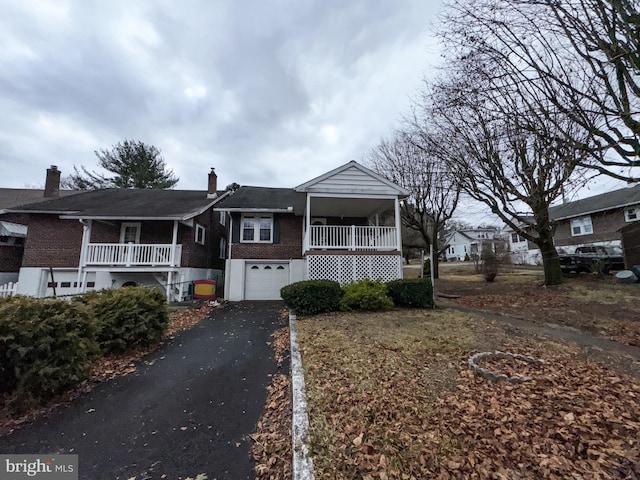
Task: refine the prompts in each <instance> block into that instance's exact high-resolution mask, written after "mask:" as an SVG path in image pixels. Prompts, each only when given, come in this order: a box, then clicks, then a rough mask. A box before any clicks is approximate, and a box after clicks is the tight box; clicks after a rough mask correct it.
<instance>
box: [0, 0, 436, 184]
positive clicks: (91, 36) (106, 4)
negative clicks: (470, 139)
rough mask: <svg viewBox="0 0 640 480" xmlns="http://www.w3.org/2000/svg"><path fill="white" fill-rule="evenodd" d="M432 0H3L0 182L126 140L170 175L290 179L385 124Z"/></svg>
mask: <svg viewBox="0 0 640 480" xmlns="http://www.w3.org/2000/svg"><path fill="white" fill-rule="evenodd" d="M439 8H440V1H439V0H385V1H370V0H349V1H343V0H322V1H320V0H318V1H305V0H274V1H268V2H263V1H252V2H239V1H232V0H212V1H210V0H200V1H197V0H194V1H189V0H187V1H180V2H177V1H175V0H153V1H151V0H149V1H147V0H137V1H129V0H127V1H122V0H109V1H95V0H69V1H65V0H51V1H49V0H28V1H26V0H15V1H14V0H0V111H1V112H2V114H1V115H0V171H1V172H2V175H1V178H0V187H14V188H22V187H25V186H42V185H43V184H44V175H45V169H46V168H47V167H48V166H49V165H51V164H54V165H57V166H58V167H59V168H60V170H61V171H62V174H63V176H64V175H67V174H69V173H70V172H71V171H72V170H73V166H74V165H76V166H81V165H84V166H86V167H88V168H89V169H94V168H96V161H97V159H96V157H95V155H94V153H93V152H94V150H97V149H103V148H109V147H111V146H112V145H114V144H115V143H117V142H119V141H121V140H123V139H125V138H128V139H133V140H141V141H143V142H145V143H149V144H153V145H155V146H157V147H158V148H160V150H161V151H162V154H163V156H164V158H165V160H166V162H167V164H168V166H169V167H170V168H172V169H173V170H174V172H175V173H176V174H177V175H178V176H179V177H180V182H179V183H178V185H177V188H181V189H205V188H206V178H207V177H206V174H207V173H208V171H209V168H210V167H215V168H216V172H217V173H218V178H219V184H220V185H221V186H222V187H223V186H225V185H227V184H229V183H231V182H238V183H240V184H243V185H264V186H286V187H293V186H296V185H298V184H300V183H303V182H305V181H307V180H309V179H311V178H313V177H315V176H317V175H320V174H322V173H324V172H326V171H328V170H330V169H332V168H335V167H337V166H339V165H342V164H344V163H346V162H348V161H349V160H360V159H362V158H363V157H364V156H365V155H366V154H367V152H368V151H369V149H370V148H372V147H373V146H375V145H376V143H377V142H378V141H379V139H380V138H381V137H382V136H385V135H389V134H390V133H391V132H392V131H393V129H394V128H395V127H396V126H397V125H398V119H399V117H400V115H401V114H402V113H403V112H406V111H407V107H408V105H409V104H410V100H411V98H412V97H413V96H414V95H415V93H416V91H417V89H418V87H419V86H420V83H421V80H422V78H423V77H424V76H425V75H426V76H428V75H429V74H430V73H431V72H432V71H433V69H434V66H435V65H436V64H437V63H438V60H439V54H438V46H437V43H436V41H435V40H434V38H433V35H432V25H433V23H434V22H435V21H436V16H437V12H438V10H439Z"/></svg>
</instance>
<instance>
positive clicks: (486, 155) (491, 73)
mask: <svg viewBox="0 0 640 480" xmlns="http://www.w3.org/2000/svg"><path fill="white" fill-rule="evenodd" d="M469 62H475V61H474V60H469ZM458 67H459V68H460V70H459V71H457V72H456V71H451V72H450V75H451V77H450V78H449V79H448V80H447V81H442V82H440V83H439V84H437V85H435V86H434V88H433V89H432V90H431V91H429V93H428V94H426V95H425V97H424V109H425V117H427V116H428V117H430V118H431V121H432V122H433V123H435V124H436V125H437V126H438V127H439V128H440V134H439V135H438V136H436V137H435V138H439V139H441V141H440V151H442V152H444V153H445V154H446V157H447V158H448V166H449V169H450V171H451V174H452V175H454V176H455V177H456V178H457V179H458V181H459V182H460V185H461V187H462V189H463V190H464V191H465V193H466V194H468V195H469V196H470V197H471V198H473V199H475V200H478V201H480V202H483V203H484V204H486V205H487V206H489V207H490V209H491V211H492V212H493V213H494V214H496V215H497V216H498V217H500V219H501V220H502V221H504V222H505V223H506V224H507V225H509V226H510V227H511V228H513V229H514V231H516V232H518V233H519V234H520V235H521V236H522V237H524V238H526V239H527V240H530V241H532V242H534V243H535V244H536V245H537V246H538V247H539V248H540V251H541V253H542V257H543V265H544V272H545V283H546V284H547V285H555V284H559V283H561V282H562V272H561V269H560V263H559V259H558V255H557V252H556V249H555V246H554V243H553V233H554V224H553V222H552V220H551V218H550V216H549V206H550V204H551V202H553V201H554V200H555V199H557V198H559V197H560V196H561V195H562V192H563V189H564V188H569V187H572V186H573V187H576V182H575V179H576V175H577V173H578V171H577V169H578V167H579V165H580V164H581V162H583V161H584V160H585V156H587V155H589V154H588V153H586V152H585V150H584V149H581V148H576V146H575V144H574V140H573V139H575V138H580V137H579V136H578V134H577V132H574V131H572V130H571V129H572V128H575V124H574V123H573V122H572V121H571V120H570V119H568V118H567V116H566V115H565V114H564V113H563V112H553V113H551V109H549V108H547V107H548V105H544V104H543V105H540V102H541V99H540V98H537V97H535V96H531V95H530V94H529V95H526V94H525V92H523V90H522V89H520V88H517V87H514V85H517V82H515V80H516V79H515V78H512V77H510V76H509V75H505V74H504V72H501V71H500V70H499V69H492V68H489V69H485V71H484V74H483V75H480V74H478V72H480V71H482V68H479V67H478V66H477V65H475V66H474V65H468V66H467V65H465V63H464V62H461V63H459V64H458ZM469 71H475V72H476V73H477V74H476V75H472V76H469V75H468V72H469ZM500 73H502V75H500ZM478 86H481V87H485V88H478ZM498 86H500V88H496V87H498ZM498 92H499V93H498ZM551 115H553V118H550V116H551ZM557 125H562V126H563V128H562V129H558V128H557ZM568 139H570V140H568ZM588 141H589V138H588V135H587V137H586V138H581V142H582V143H583V144H587V143H588ZM572 179H574V180H573V181H572Z"/></svg>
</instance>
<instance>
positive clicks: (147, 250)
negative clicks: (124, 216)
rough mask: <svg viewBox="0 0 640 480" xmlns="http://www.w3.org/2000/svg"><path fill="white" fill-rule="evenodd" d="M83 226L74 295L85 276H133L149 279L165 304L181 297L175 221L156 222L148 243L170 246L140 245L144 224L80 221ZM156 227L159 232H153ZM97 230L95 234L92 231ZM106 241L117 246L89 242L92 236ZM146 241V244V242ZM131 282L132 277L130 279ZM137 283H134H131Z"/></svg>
mask: <svg viewBox="0 0 640 480" xmlns="http://www.w3.org/2000/svg"><path fill="white" fill-rule="evenodd" d="M80 221H81V223H82V224H83V235H82V245H81V249H80V261H79V264H78V275H77V282H76V284H77V293H84V292H85V291H86V285H87V275H88V274H89V273H94V274H95V273H98V272H105V273H109V274H120V275H123V274H127V273H128V274H134V275H138V276H139V275H141V274H146V275H147V276H150V277H153V278H154V279H155V281H156V282H157V284H158V285H159V286H161V287H162V288H163V289H164V290H165V292H166V295H167V301H171V300H173V299H174V298H176V297H177V298H181V297H182V291H181V289H182V282H180V278H179V273H178V272H179V269H180V267H181V264H182V245H181V244H179V243H178V228H179V223H180V222H179V221H177V220H174V221H171V222H156V224H155V225H156V229H154V232H155V233H154V234H152V235H151V238H149V239H150V240H154V239H155V238H157V239H158V240H160V241H162V240H164V241H165V242H166V241H167V240H169V239H171V243H140V240H141V230H142V225H143V223H144V222H142V221H138V222H118V221H100V220H94V219H81V220H80ZM158 225H160V226H161V230H159V231H157V227H158ZM97 226H100V228H99V231H98V232H96V227H97ZM96 233H97V235H96V236H98V237H99V238H104V237H110V238H113V239H114V240H115V239H118V240H119V241H117V242H100V243H97V242H92V241H91V240H92V235H93V234H96ZM148 241H149V240H147V242H148ZM132 278H133V277H132ZM131 283H132V284H133V283H138V282H131Z"/></svg>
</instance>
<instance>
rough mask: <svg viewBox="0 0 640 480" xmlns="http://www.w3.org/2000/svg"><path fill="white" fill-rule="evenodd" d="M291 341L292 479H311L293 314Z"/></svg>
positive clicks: (311, 462)
mask: <svg viewBox="0 0 640 480" xmlns="http://www.w3.org/2000/svg"><path fill="white" fill-rule="evenodd" d="M289 335H290V342H291V392H292V396H293V399H292V403H293V405H292V410H293V419H292V422H291V444H292V448H293V480H313V479H314V474H313V460H312V459H311V455H310V454H309V447H308V445H307V444H308V442H309V415H308V414H307V390H306V388H305V386H304V371H303V370H302V359H301V357H300V347H299V346H298V331H297V322H296V316H295V315H291V314H290V315H289Z"/></svg>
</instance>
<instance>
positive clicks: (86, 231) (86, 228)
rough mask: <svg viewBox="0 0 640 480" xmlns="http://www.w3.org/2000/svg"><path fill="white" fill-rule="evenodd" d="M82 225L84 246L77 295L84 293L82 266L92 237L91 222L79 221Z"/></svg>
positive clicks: (79, 264)
mask: <svg viewBox="0 0 640 480" xmlns="http://www.w3.org/2000/svg"><path fill="white" fill-rule="evenodd" d="M78 221H79V222H80V223H81V224H82V245H81V246H80V260H79V261H78V279H77V282H76V293H77V294H80V293H82V274H83V271H82V270H83V269H82V266H83V264H84V261H85V257H86V254H87V244H88V243H89V240H90V239H89V236H90V235H91V220H88V221H87V220H84V219H82V218H81V219H79V220H78Z"/></svg>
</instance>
